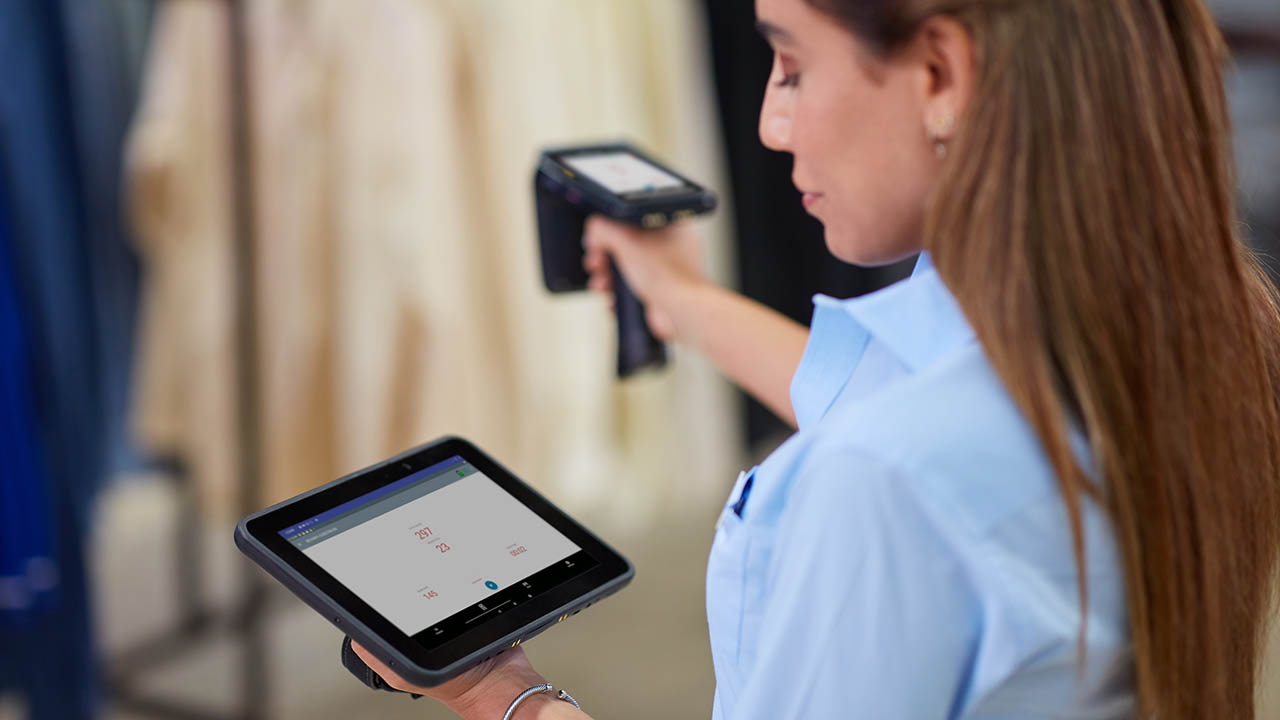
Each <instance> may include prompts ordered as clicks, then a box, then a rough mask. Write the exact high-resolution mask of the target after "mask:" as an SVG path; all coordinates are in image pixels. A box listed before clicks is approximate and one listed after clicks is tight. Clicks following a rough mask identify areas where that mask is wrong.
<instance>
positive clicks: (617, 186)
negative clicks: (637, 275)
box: [533, 143, 716, 378]
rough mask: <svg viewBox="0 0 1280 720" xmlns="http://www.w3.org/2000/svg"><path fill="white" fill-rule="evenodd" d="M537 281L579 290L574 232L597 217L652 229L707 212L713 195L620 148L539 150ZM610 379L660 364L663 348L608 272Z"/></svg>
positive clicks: (578, 235) (578, 244) (581, 274)
mask: <svg viewBox="0 0 1280 720" xmlns="http://www.w3.org/2000/svg"><path fill="white" fill-rule="evenodd" d="M533 186H534V198H535V201H536V205H537V211H538V239H539V243H540V245H541V249H542V276H543V280H544V281H545V283H546V286H547V289H548V290H550V291H551V292H554V293H560V292H572V291H577V290H585V289H586V287H587V272H586V270H584V269H583V267H582V257H583V248H582V231H583V226H584V225H585V224H586V220H587V216H588V215H591V214H594V213H598V214H600V215H605V216H607V217H610V218H613V219H614V220H618V221H621V222H625V223H628V224H631V225H634V226H636V227H639V228H645V229H656V228H660V227H663V226H665V225H667V224H668V223H671V222H673V221H676V220H682V219H684V218H687V217H693V216H694V215H701V214H703V213H708V212H711V211H712V210H714V209H715V207H716V196H715V194H714V193H712V192H710V191H709V190H707V189H705V188H703V187H702V186H701V185H698V184H697V183H695V182H693V181H692V180H689V179H687V178H685V177H684V176H682V175H680V174H679V173H677V172H675V171H673V170H671V169H669V168H667V167H665V166H664V165H662V164H661V163H659V162H658V161H656V160H654V159H653V158H651V157H649V156H648V155H646V154H644V153H643V152H641V151H640V150H638V149H636V148H635V147H633V146H631V145H629V144H626V143H609V144H603V145H581V146H575V147H562V148H555V149H549V150H545V151H543V153H542V156H541V158H540V159H539V161H538V168H537V171H536V172H535V174H534V183H533ZM613 292H614V301H615V302H614V307H615V309H616V311H617V314H618V377H620V378H625V377H628V376H630V375H633V374H635V373H636V372H638V371H640V370H642V369H644V368H647V367H661V366H663V365H665V364H666V361H667V350H666V346H665V345H664V344H663V343H662V342H661V341H660V340H658V339H657V338H656V337H654V335H653V332H652V331H650V330H649V326H648V324H647V323H646V322H645V312H644V305H643V304H642V303H641V302H640V300H639V299H637V298H636V296H635V295H634V294H633V293H632V292H631V290H630V288H628V287H627V284H626V282H625V281H623V279H622V276H621V274H620V273H619V272H618V270H617V267H616V266H615V267H614V268H613Z"/></svg>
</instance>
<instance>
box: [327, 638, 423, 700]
mask: <svg viewBox="0 0 1280 720" xmlns="http://www.w3.org/2000/svg"><path fill="white" fill-rule="evenodd" d="M342 665H343V667H345V668H346V669H348V670H350V671H351V674H352V675H355V676H356V679H358V680H359V681H360V682H362V683H364V684H365V685H368V686H369V687H371V688H373V689H374V690H390V691H391V692H398V693H402V692H404V691H403V690H397V689H395V688H393V687H391V686H390V685H388V684H387V681H386V680H383V679H382V676H381V675H379V674H378V673H376V672H374V671H373V668H371V667H369V666H368V665H365V664H364V660H361V659H360V656H359V655H357V654H356V651H355V650H353V649H352V648H351V636H350V635H348V636H346V637H344V638H342ZM409 694H410V695H412V696H413V699H414V700H417V699H418V698H420V697H422V696H421V695H418V694H417V693H409Z"/></svg>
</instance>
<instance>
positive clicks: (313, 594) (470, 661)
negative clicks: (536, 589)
mask: <svg viewBox="0 0 1280 720" xmlns="http://www.w3.org/2000/svg"><path fill="white" fill-rule="evenodd" d="M459 439H460V438H456V437H452V436H448V437H442V438H439V439H437V440H433V441H431V442H429V443H426V444H423V445H420V446H418V447H415V448H413V449H411V450H408V451H406V452H403V453H400V454H399V455H396V456H395V457H392V458H388V459H386V460H384V461H382V462H380V463H378V464H376V465H372V466H370V467H367V468H364V469H362V470H358V471H356V472H354V473H351V474H349V475H345V476H343V477H341V478H338V479H337V480H334V481H333V482H330V483H327V484H325V485H322V486H320V487H317V488H315V489H312V490H309V491H307V492H305V493H303V494H301V495H298V496H296V497H294V498H291V499H289V500H286V501H284V502H281V503H277V504H276V505H273V506H271V507H269V508H266V509H265V510H261V511H259V512H256V513H253V514H252V515H249V516H248V517H246V518H244V519H242V520H241V521H240V522H239V523H238V524H237V525H236V529H235V535H234V539H235V544H236V547H237V548H239V549H240V551H241V552H242V553H244V554H245V555H246V556H247V557H249V558H250V559H251V560H253V561H254V562H255V563H257V564H258V566H259V567H261V568H262V569H264V570H266V571H267V573H268V574H269V575H271V576H272V577H273V578H275V579H276V580H278V581H279V582H281V583H282V584H284V586H285V587H287V588H288V589H289V591H290V592H292V593H293V594H294V595H296V596H298V597H299V598H300V599H301V600H302V601H303V602H305V603H306V604H307V605H309V606H311V608H312V609H313V610H315V611H316V612H318V613H320V614H321V615H322V616H323V617H325V618H326V619H327V620H329V622H331V623H333V625H334V627H336V628H338V630H340V631H341V632H343V633H345V634H347V635H349V636H351V637H352V638H353V639H355V640H356V641H357V642H359V643H360V644H361V645H363V646H364V647H365V648H366V649H368V650H369V651H371V652H372V653H373V654H374V655H375V656H376V657H378V659H380V660H382V661H383V662H385V663H386V664H387V665H388V666H389V667H391V668H392V669H393V670H395V671H396V672H397V673H398V674H399V675H400V676H401V677H403V678H404V679H406V680H408V681H409V682H411V683H413V684H415V685H419V686H422V687H435V686H436V685H439V684H440V683H443V682H445V681H446V680H449V679H450V678H453V677H456V676H457V675H459V674H461V673H462V672H464V671H465V670H467V668H470V667H472V666H473V665H476V664H478V663H481V662H484V661H485V660H488V659H489V658H491V657H494V656H495V655H498V654H500V653H501V652H503V651H504V650H508V649H510V648H512V647H515V646H516V645H519V644H522V643H523V642H525V641H526V640H528V639H529V638H532V637H533V636H535V635H538V634H539V633H541V632H542V631H544V630H546V629H547V628H549V627H551V626H552V625H555V624H557V623H558V622H560V621H562V620H564V619H566V618H567V617H569V616H570V615H574V614H576V613H578V612H579V611H581V610H583V609H585V608H586V607H587V606H589V605H592V604H594V603H596V602H599V601H600V600H602V599H604V598H606V597H608V596H609V595H612V594H613V593H615V592H617V591H618V590H621V589H622V588H623V587H625V586H626V585H627V583H629V582H631V579H632V578H633V577H634V576H635V567H634V566H633V565H632V564H631V561H630V560H627V559H626V558H625V557H623V556H622V555H621V553H618V552H617V551H616V550H614V549H613V548H612V547H610V546H608V545H607V544H605V543H604V542H603V541H601V540H600V539H599V538H598V537H596V536H595V535H594V533H591V531H590V530H588V529H587V528H585V527H582V530H583V531H585V532H586V533H587V534H588V535H589V536H591V537H592V538H593V539H594V540H595V541H596V542H599V543H600V544H601V545H604V546H605V547H606V548H608V549H609V550H611V551H612V552H613V553H614V554H615V555H617V556H618V557H619V558H621V559H622V560H623V562H624V563H625V564H626V571H625V572H624V573H623V574H621V575H619V576H618V577H616V578H614V579H613V580H611V581H610V582H608V583H605V584H603V585H601V586H599V587H597V588H595V589H594V590H592V591H591V592H589V593H587V594H584V595H582V596H579V597H578V598H576V599H575V600H574V601H573V602H570V603H567V604H565V605H562V606H560V607H558V608H555V609H554V610H553V611H551V612H548V613H544V614H543V615H542V616H541V617H539V618H538V619H536V620H534V621H532V622H529V623H527V624H526V625H525V626H524V627H521V628H518V629H516V630H514V631H512V632H509V633H507V634H505V635H503V636H501V637H499V638H498V639H497V640H494V641H493V642H491V643H489V644H487V645H484V646H482V647H479V648H477V649H476V650H474V651H472V652H470V653H468V654H467V655H466V656H464V657H462V658H459V659H458V660H456V661H454V662H453V663H451V664H449V665H448V666H446V667H443V668H435V669H433V668H426V667H422V666H420V665H418V664H417V663H415V662H414V661H413V660H411V659H410V658H409V657H408V656H406V655H405V654H404V653H402V652H400V650H398V649H397V648H396V647H394V646H393V645H392V644H391V643H389V642H386V641H384V640H383V639H382V637H381V636H379V635H377V634H376V633H374V632H373V631H372V630H370V628H369V627H368V626H367V625H365V623H364V622H363V621H361V620H360V619H359V618H358V617H356V616H355V615H354V614H352V613H350V612H348V611H347V610H346V609H345V608H343V607H342V606H341V605H340V604H338V603H337V602H336V601H334V600H333V599H332V598H330V597H329V596H328V595H326V594H325V593H324V592H323V591H321V590H320V589H319V588H317V587H316V586H315V585H313V584H312V583H311V581H310V580H308V579H307V578H306V577H304V576H303V575H302V574H301V573H299V572H298V571H297V570H295V569H294V568H292V567H290V566H289V565H288V564H286V563H284V562H283V561H281V560H280V559H279V558H278V557H277V556H276V555H275V554H274V553H272V552H271V551H269V550H268V549H267V548H266V547H265V546H263V545H262V544H261V543H260V542H259V541H258V540H257V538H255V537H253V536H252V535H251V534H250V533H249V530H248V524H249V523H250V522H251V521H253V520H254V519H256V518H258V517H261V516H263V515H266V514H268V513H270V512H272V511H274V510H276V509H278V508H280V507H281V506H283V505H286V504H288V503H291V502H294V501H296V500H298V499H300V498H305V497H310V496H312V495H315V494H317V493H321V492H324V491H325V490H327V489H329V488H331V487H334V486H335V485H338V484H340V483H343V482H346V481H347V480H350V479H351V478H353V477H356V476H359V475H363V474H366V473H369V472H371V471H375V470H377V469H379V468H383V467H386V466H389V465H393V464H397V463H399V462H401V461H402V460H404V459H405V458H408V457H411V456H413V455H416V454H418V453H420V452H422V451H424V450H427V449H430V448H432V447H435V446H437V445H440V444H443V443H445V442H449V441H454V440H459ZM473 447H474V445H473ZM477 449H478V448H477ZM488 459H489V461H490V462H492V463H493V464H494V465H496V466H497V467H498V468H500V469H501V470H502V471H503V472H506V473H507V474H509V475H511V476H512V477H517V478H518V477H519V476H517V475H515V474H514V473H511V472H510V471H509V470H507V469H506V468H505V467H503V466H502V465H501V464H500V463H498V462H497V461H496V460H493V458H491V457H490V458H488ZM579 526H580V527H581V524H580V523H579Z"/></svg>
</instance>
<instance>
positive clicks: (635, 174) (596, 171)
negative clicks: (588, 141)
mask: <svg viewBox="0 0 1280 720" xmlns="http://www.w3.org/2000/svg"><path fill="white" fill-rule="evenodd" d="M564 163H565V164H566V165H568V166H569V167H571V168H573V169H574V170H577V171H578V172H580V173H582V174H583V175H586V176H587V177H589V178H591V179H592V180H594V181H596V182H598V183H600V184H601V185H603V186H604V187H605V189H607V190H608V191H609V192H612V193H615V194H617V195H626V194H629V193H638V192H652V191H655V190H667V189H670V188H678V187H683V186H684V185H685V182H684V181H683V180H681V179H680V178H678V177H676V176H675V175H672V174H671V173H669V172H667V171H665V170H663V169H662V168H660V167H657V166H656V165H653V164H651V163H648V162H646V161H644V160H642V159H641V158H638V157H636V156H635V155H633V154H631V153H629V152H625V151H621V150H614V151H607V152H593V153H582V154H578V155H567V156H565V158H564Z"/></svg>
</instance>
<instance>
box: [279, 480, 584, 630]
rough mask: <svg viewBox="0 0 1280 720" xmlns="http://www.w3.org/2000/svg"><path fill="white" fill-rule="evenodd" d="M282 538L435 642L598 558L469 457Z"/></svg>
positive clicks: (377, 606) (354, 502) (313, 520)
mask: <svg viewBox="0 0 1280 720" xmlns="http://www.w3.org/2000/svg"><path fill="white" fill-rule="evenodd" d="M280 535H281V536H282V537H283V538H284V539H285V540H287V541H288V542H289V543H290V544H292V545H293V546H294V547H296V548H297V549H299V550H300V551H302V552H303V553H304V554H305V555H306V556H307V557H309V558H311V559H312V560H313V561H315V563H316V564H317V565H319V566H320V567H321V568H323V569H324V570H325V571H326V572H327V573H329V574H330V575H332V576H333V577H334V578H335V579H337V580H338V581H339V582H341V583H342V584H343V585H345V586H346V587H347V588H348V589H350V590H351V591H352V592H353V593H355V594H356V595H357V596H359V597H360V598H361V599H362V600H364V601H365V602H366V603H367V604H368V605H369V606H371V607H372V608H373V609H374V610H376V611H378V612H379V613H380V614H381V615H382V616H383V617H385V618H386V619H387V620H388V621H390V622H391V624H393V625H395V626H396V628H398V629H399V630H400V631H401V632H403V633H405V634H406V635H410V636H416V637H415V640H418V641H419V642H420V643H422V644H423V645H425V646H427V647H432V646H435V645H439V644H441V643H443V642H446V641H448V640H450V639H452V638H454V637H457V636H458V635H459V634H461V633H463V632H466V631H467V630H469V629H472V628H474V627H478V626H479V625H480V624H482V623H483V622H485V621H486V620H488V619H492V618H494V617H496V616H498V615H501V614H502V613H503V612H508V611H510V610H511V609H513V608H515V607H517V606H519V605H520V604H522V603H524V602H527V601H529V600H532V599H533V598H534V597H536V596H538V595H540V594H542V593H544V592H546V591H548V590H550V589H552V588H553V587H555V586H556V585H559V584H561V583H563V582H565V581H567V580H569V579H571V578H573V577H576V576H578V575H580V574H582V573H583V572H586V571H587V570H589V569H591V568H592V567H594V566H595V565H596V564H597V563H596V562H595V560H594V559H593V558H592V557H591V556H590V555H588V554H587V553H585V552H583V551H582V549H581V548H580V547H579V546H578V545H576V544H574V543H573V541H571V540H570V539H569V538H567V537H565V536H564V535H563V534H562V533H560V531H558V530H556V529H555V528H554V527H552V526H551V525H550V524H548V523H547V522H546V521H544V520H543V519H542V518H540V517H539V516H538V515H537V514H536V513H534V512H533V511H532V510H531V509H529V508H528V507H526V506H525V505H524V504H523V503H521V502H520V501H519V500H517V499H516V498H515V497H514V496H512V495H511V494H510V493H508V492H507V491H506V490H504V489H503V488H502V487H500V486H499V485H498V484H497V483H495V482H494V481H493V480H491V479H490V478H489V477H487V476H486V475H485V474H484V473H483V472H481V471H480V470H479V469H477V468H476V467H475V466H474V465H472V464H471V463H470V462H468V461H466V460H465V459H464V458H462V457H461V456H454V457H451V458H449V459H447V460H444V461H441V462H439V463H436V464H435V465H432V466H430V467H427V468H424V469H422V470H419V471H417V472H414V473H413V474H412V475H409V476H408V477H405V478H403V479H401V480H398V481H396V482H393V483H391V484H389V485H386V486H384V487H381V488H379V489H378V490H375V491H373V492H370V493H367V494H365V495H362V496H360V497H357V498H355V499H354V500H351V501H349V502H346V503H343V504H342V505H339V506H338V507H335V508H333V509H331V510H328V511H326V512H324V513H321V514H319V515H316V516H314V517H312V518H309V519H307V520H304V521H302V522H299V523H296V524H294V525H292V526H290V527H288V528H285V529H284V530H281V531H280Z"/></svg>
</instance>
